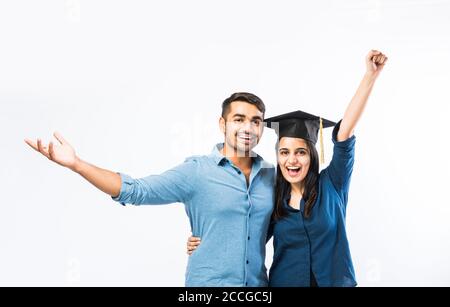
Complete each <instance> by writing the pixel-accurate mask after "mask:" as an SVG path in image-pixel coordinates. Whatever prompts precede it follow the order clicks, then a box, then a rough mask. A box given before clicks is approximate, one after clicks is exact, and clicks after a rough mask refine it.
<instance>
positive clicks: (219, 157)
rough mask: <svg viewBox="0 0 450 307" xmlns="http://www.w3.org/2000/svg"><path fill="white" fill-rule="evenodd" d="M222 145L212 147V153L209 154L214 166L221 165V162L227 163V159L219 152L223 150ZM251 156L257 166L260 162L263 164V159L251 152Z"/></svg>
mask: <svg viewBox="0 0 450 307" xmlns="http://www.w3.org/2000/svg"><path fill="white" fill-rule="evenodd" d="M223 146H224V144H223V143H218V144H216V145H215V146H214V148H213V150H212V152H211V157H212V158H213V159H214V162H216V164H220V163H223V161H227V160H228V159H227V158H226V157H225V156H224V155H223V154H222V153H221V152H220V151H221V150H222V148H223ZM252 154H253V156H254V157H253V162H255V163H257V164H258V165H259V164H261V162H264V159H263V158H262V157H261V156H260V155H258V154H257V153H256V152H254V151H252Z"/></svg>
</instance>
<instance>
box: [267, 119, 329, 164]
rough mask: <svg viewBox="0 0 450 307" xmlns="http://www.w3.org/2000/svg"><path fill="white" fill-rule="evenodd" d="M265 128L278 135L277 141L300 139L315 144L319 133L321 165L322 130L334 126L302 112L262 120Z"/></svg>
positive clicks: (325, 120)
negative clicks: (265, 125) (284, 138)
mask: <svg viewBox="0 0 450 307" xmlns="http://www.w3.org/2000/svg"><path fill="white" fill-rule="evenodd" d="M264 122H265V123H266V124H267V127H269V128H272V129H274V130H275V132H276V133H277V135H278V139H281V138H282V137H293V138H301V139H305V140H308V141H311V142H312V143H313V144H316V143H317V135H318V133H319V132H320V145H321V161H322V163H323V160H324V159H323V137H322V128H328V127H333V126H335V125H336V123H335V122H332V121H330V120H327V119H323V118H321V117H318V116H315V115H312V114H309V113H306V112H303V111H295V112H290V113H286V114H282V115H278V116H274V117H270V118H267V119H265V120H264Z"/></svg>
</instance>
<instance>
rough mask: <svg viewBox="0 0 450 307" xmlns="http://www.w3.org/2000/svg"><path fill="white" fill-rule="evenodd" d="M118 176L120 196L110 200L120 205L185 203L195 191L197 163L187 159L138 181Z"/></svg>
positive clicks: (194, 160) (124, 175)
mask: <svg viewBox="0 0 450 307" xmlns="http://www.w3.org/2000/svg"><path fill="white" fill-rule="evenodd" d="M119 174H120V178H121V181H122V184H121V188H120V194H119V195H118V196H117V197H112V199H113V200H115V201H117V202H119V203H121V204H122V205H125V204H131V205H164V204H170V203H176V202H182V203H185V202H186V201H187V200H188V199H190V197H191V196H192V193H193V191H194V190H195V187H194V183H195V182H196V180H195V176H196V174H197V163H196V159H195V158H188V159H186V161H185V162H184V163H182V164H180V165H178V166H176V167H174V168H172V169H170V170H167V171H166V172H164V173H162V174H160V175H150V176H147V177H144V178H139V179H133V178H132V177H130V176H128V175H126V174H122V173H119Z"/></svg>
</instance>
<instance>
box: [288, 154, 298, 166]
mask: <svg viewBox="0 0 450 307" xmlns="http://www.w3.org/2000/svg"><path fill="white" fill-rule="evenodd" d="M288 162H289V164H292V165H295V164H296V163H297V162H298V161H297V157H296V155H289V158H288Z"/></svg>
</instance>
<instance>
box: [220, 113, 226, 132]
mask: <svg viewBox="0 0 450 307" xmlns="http://www.w3.org/2000/svg"><path fill="white" fill-rule="evenodd" d="M225 126H226V125H225V118H223V117H220V119H219V127H220V131H222V133H223V134H225Z"/></svg>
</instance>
